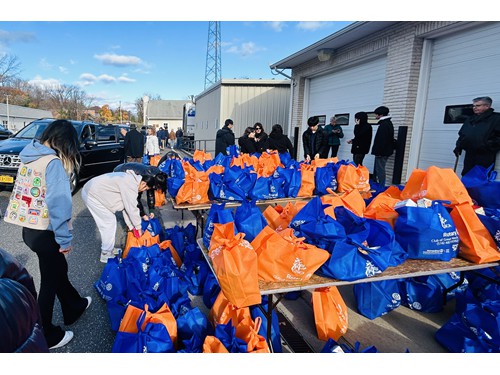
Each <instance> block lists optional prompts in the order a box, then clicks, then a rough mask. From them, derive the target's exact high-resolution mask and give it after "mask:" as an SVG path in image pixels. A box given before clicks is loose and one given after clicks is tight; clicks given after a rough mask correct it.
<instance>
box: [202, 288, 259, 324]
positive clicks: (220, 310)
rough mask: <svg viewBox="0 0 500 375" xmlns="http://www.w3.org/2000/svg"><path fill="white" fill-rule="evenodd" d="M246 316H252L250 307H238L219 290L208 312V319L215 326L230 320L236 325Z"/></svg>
mask: <svg viewBox="0 0 500 375" xmlns="http://www.w3.org/2000/svg"><path fill="white" fill-rule="evenodd" d="M245 317H251V313H250V308H249V307H242V308H238V307H236V306H235V305H233V304H232V303H231V302H229V300H228V299H227V298H226V297H225V296H224V293H223V292H219V294H218V295H217V298H216V299H215V301H214V304H213V305H212V307H211V308H210V311H209V312H208V321H209V322H210V323H212V325H213V326H214V327H215V326H217V324H227V323H229V321H230V320H231V321H232V324H233V326H236V325H238V323H239V322H240V321H241V320H243V319H245Z"/></svg>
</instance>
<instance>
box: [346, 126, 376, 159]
mask: <svg viewBox="0 0 500 375" xmlns="http://www.w3.org/2000/svg"><path fill="white" fill-rule="evenodd" d="M372 133H373V130H372V126H371V125H370V124H368V123H367V124H358V125H354V138H353V139H352V147H351V153H352V154H353V155H356V154H364V155H366V154H368V153H369V152H370V146H371V144H372Z"/></svg>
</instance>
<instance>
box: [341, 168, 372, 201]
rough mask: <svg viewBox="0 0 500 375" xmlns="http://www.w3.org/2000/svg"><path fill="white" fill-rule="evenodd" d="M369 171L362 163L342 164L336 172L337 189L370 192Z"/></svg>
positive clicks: (342, 191)
mask: <svg viewBox="0 0 500 375" xmlns="http://www.w3.org/2000/svg"><path fill="white" fill-rule="evenodd" d="M369 180H370V172H369V171H368V168H366V167H365V166H363V165H358V166H357V167H356V166H354V165H353V164H343V165H341V166H340V168H339V170H338V172H337V183H338V187H337V190H338V191H339V192H340V193H344V192H349V191H351V190H354V189H356V190H358V191H359V192H360V193H364V194H368V193H369V192H370V181H369Z"/></svg>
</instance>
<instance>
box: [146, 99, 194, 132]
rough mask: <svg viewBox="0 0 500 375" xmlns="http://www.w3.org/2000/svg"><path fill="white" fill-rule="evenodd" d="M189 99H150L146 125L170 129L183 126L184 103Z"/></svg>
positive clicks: (147, 105) (147, 106)
mask: <svg viewBox="0 0 500 375" xmlns="http://www.w3.org/2000/svg"><path fill="white" fill-rule="evenodd" d="M186 103H189V100H149V101H148V102H147V104H146V108H145V114H146V125H147V126H154V127H155V128H156V130H158V129H159V128H160V127H163V128H168V130H169V131H170V130H172V129H174V130H177V128H182V126H183V111H184V105H185V104H186Z"/></svg>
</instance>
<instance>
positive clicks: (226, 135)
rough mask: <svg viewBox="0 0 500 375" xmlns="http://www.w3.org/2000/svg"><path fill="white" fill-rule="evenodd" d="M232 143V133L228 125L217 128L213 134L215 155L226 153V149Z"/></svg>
mask: <svg viewBox="0 0 500 375" xmlns="http://www.w3.org/2000/svg"><path fill="white" fill-rule="evenodd" d="M234 144H235V143H234V133H233V131H232V130H231V129H229V127H228V126H224V127H222V128H221V129H219V130H217V135H216V136H215V156H217V155H219V154H222V155H227V151H226V149H227V148H228V147H229V146H232V145H234Z"/></svg>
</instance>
